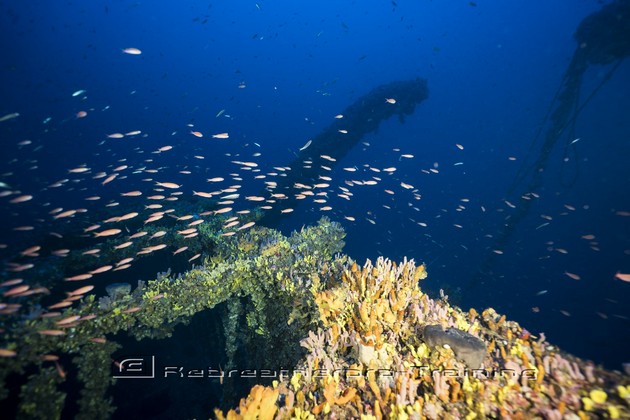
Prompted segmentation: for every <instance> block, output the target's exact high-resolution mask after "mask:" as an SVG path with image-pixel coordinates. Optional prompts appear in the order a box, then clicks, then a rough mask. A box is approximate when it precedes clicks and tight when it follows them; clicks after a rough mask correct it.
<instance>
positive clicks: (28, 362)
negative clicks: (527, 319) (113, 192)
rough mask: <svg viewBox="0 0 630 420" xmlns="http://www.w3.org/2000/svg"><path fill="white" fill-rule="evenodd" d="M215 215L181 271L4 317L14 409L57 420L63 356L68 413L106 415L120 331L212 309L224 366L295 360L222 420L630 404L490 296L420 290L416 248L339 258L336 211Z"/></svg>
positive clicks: (610, 380)
mask: <svg viewBox="0 0 630 420" xmlns="http://www.w3.org/2000/svg"><path fill="white" fill-rule="evenodd" d="M220 225H221V224H220V223H216V224H211V223H209V224H207V225H206V224H204V225H200V226H201V228H200V229H199V232H200V237H202V238H203V239H202V240H203V241H206V242H207V243H210V244H211V246H212V253H211V254H210V253H208V254H207V255H206V257H205V258H204V259H203V261H202V264H201V265H199V266H195V267H193V268H192V269H190V270H189V271H187V272H185V273H182V274H173V273H171V272H170V271H167V272H166V273H160V274H158V275H157V278H156V279H155V280H152V281H148V282H146V283H144V282H138V285H137V287H135V288H134V289H133V290H131V287H130V286H129V285H120V284H119V285H112V287H110V288H109V290H108V292H109V293H111V295H110V296H104V297H101V298H100V299H97V298H96V297H95V296H94V295H88V296H86V297H84V298H82V300H81V301H80V302H79V304H78V305H77V306H74V307H68V308H63V309H62V310H60V311H59V312H53V311H46V310H39V311H35V312H33V313H32V314H31V316H28V317H20V316H18V315H16V314H13V315H10V316H5V317H4V318H3V319H2V327H3V328H4V330H5V331H4V333H3V335H2V343H1V347H2V349H4V350H3V352H4V357H1V358H0V380H1V381H2V382H3V385H4V384H5V383H6V380H7V377H8V376H9V375H16V374H17V375H22V376H24V377H25V378H26V383H25V385H23V386H22V389H21V393H20V403H19V404H20V405H19V407H18V408H17V409H18V412H19V413H21V414H22V415H23V416H24V417H33V418H38V417H39V418H59V417H60V415H61V410H63V409H64V401H65V394H64V392H63V389H64V386H63V384H64V382H65V381H66V374H65V371H64V364H65V365H66V366H65V367H66V368H67V367H68V366H67V365H68V363H69V362H68V360H69V359H70V358H71V360H72V363H73V364H74V365H75V366H76V368H77V369H76V371H77V373H76V375H73V376H76V378H75V379H76V381H78V382H80V383H81V384H82V389H81V390H80V393H79V395H80V398H79V400H78V402H77V403H76V405H77V406H78V410H79V412H78V415H77V417H78V418H90V419H98V418H108V417H110V416H111V414H112V413H113V410H114V407H113V406H112V404H111V403H112V401H111V400H110V398H109V397H108V393H107V392H108V389H109V387H110V386H111V385H112V384H113V383H114V379H113V378H112V377H111V375H110V372H109V369H108V368H107V367H108V366H109V365H110V361H111V355H112V353H113V352H114V351H116V350H117V349H118V348H120V345H119V344H118V343H116V342H115V341H114V340H115V335H116V334H118V333H120V332H125V333H126V334H128V335H130V336H132V337H135V338H137V339H142V338H164V337H169V336H170V335H171V334H172V332H173V329H174V327H175V326H177V325H180V324H187V323H188V322H189V321H190V319H191V317H192V316H194V315H195V314H197V313H199V312H201V311H206V310H214V311H217V310H218V311H219V312H218V315H219V316H221V317H222V318H221V319H222V326H223V334H224V337H222V338H221V340H219V341H218V342H220V343H222V344H223V345H224V346H225V355H226V358H227V363H226V364H225V365H224V366H223V369H225V370H230V371H237V372H238V367H239V364H240V361H241V360H240V359H239V357H242V356H239V355H242V354H247V356H248V362H249V363H250V366H252V365H253V366H266V367H270V368H273V367H281V366H284V367H285V368H286V366H294V368H292V369H285V371H283V372H282V373H281V374H280V375H279V376H276V377H274V379H275V380H274V381H271V379H268V380H267V382H265V383H261V382H264V381H263V380H261V379H260V378H253V379H252V380H251V381H250V382H248V384H249V385H248V389H249V395H248V396H247V397H246V398H244V399H242V400H241V402H240V404H239V405H238V407H236V408H234V409H228V410H227V411H226V412H223V411H221V410H219V409H217V410H216V411H215V415H216V417H218V418H228V419H236V418H261V419H265V418H315V417H327V418H331V419H334V418H350V417H353V418H358V417H363V418H382V417H389V418H403V419H405V418H429V419H438V418H467V419H473V418H484V417H506V418H533V417H539V418H551V419H555V418H557V419H560V418H576V419H577V418H598V417H608V418H623V417H628V416H630V408H629V407H630V406H629V404H630V379H629V378H628V376H624V375H623V374H621V373H619V372H614V371H607V370H604V369H603V368H601V367H598V366H595V365H593V364H591V363H589V362H585V361H582V360H579V359H577V358H575V357H572V356H570V355H567V354H564V353H563V352H561V351H560V350H559V349H558V348H557V347H555V346H553V345H551V344H549V343H548V342H547V341H546V340H545V337H544V335H543V334H541V335H540V336H539V337H536V336H534V335H532V334H530V333H529V332H528V331H526V330H525V329H523V328H522V327H521V326H520V325H519V324H518V323H516V322H513V321H509V320H507V319H506V317H505V316H501V315H500V314H497V313H496V311H494V310H493V309H491V308H489V309H486V310H484V311H482V312H481V313H478V312H477V311H475V310H474V309H471V310H470V311H468V312H464V311H462V310H461V309H459V308H457V307H454V306H451V305H450V304H449V303H448V301H447V300H446V298H441V299H431V298H430V297H429V296H428V295H427V294H425V293H423V292H422V290H421V288H420V282H421V280H423V279H425V278H426V277H427V272H426V271H425V266H424V265H416V264H415V263H414V261H413V260H410V261H408V260H404V261H402V262H401V263H400V264H396V263H394V262H392V261H390V260H387V259H384V258H379V259H378V260H376V261H375V262H374V263H372V262H371V261H367V262H366V263H365V264H364V265H363V266H359V265H358V264H357V263H356V262H354V261H352V260H351V259H350V258H349V257H348V256H346V255H343V254H340V252H341V250H342V248H343V238H344V235H345V234H344V231H343V229H342V227H341V226H340V225H339V224H338V223H335V222H332V221H330V220H328V219H326V218H322V219H321V220H320V221H319V223H318V224H317V225H315V226H312V227H308V228H303V229H302V230H301V231H300V232H294V233H293V234H292V235H291V236H289V237H286V236H283V235H282V234H280V233H279V232H277V231H274V230H271V229H267V228H264V227H253V228H252V229H249V230H247V231H242V232H238V233H237V234H234V235H232V236H221V234H220V231H218V230H216V229H213V228H212V226H220ZM217 229H218V228H217ZM200 239H201V238H200ZM13 353H15V354H13ZM68 356H70V357H68ZM222 384H223V393H224V396H225V397H226V400H227V401H230V400H234V397H235V396H242V395H244V393H242V392H241V391H242V390H239V389H236V388H235V386H234V384H233V381H232V379H231V378H229V377H228V378H224V380H223V381H222ZM2 392H3V394H2V395H1V396H0V397H2V398H3V399H4V398H7V396H8V390H7V387H6V386H3V391H2ZM227 397H231V399H227ZM66 404H67V402H66Z"/></svg>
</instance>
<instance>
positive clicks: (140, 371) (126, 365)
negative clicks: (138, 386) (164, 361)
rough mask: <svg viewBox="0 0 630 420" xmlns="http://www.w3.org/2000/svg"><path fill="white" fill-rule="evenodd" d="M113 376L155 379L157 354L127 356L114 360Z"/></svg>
mask: <svg viewBox="0 0 630 420" xmlns="http://www.w3.org/2000/svg"><path fill="white" fill-rule="evenodd" d="M112 376H113V377H114V378H118V379H153V378H155V356H127V357H123V358H121V359H119V360H112Z"/></svg>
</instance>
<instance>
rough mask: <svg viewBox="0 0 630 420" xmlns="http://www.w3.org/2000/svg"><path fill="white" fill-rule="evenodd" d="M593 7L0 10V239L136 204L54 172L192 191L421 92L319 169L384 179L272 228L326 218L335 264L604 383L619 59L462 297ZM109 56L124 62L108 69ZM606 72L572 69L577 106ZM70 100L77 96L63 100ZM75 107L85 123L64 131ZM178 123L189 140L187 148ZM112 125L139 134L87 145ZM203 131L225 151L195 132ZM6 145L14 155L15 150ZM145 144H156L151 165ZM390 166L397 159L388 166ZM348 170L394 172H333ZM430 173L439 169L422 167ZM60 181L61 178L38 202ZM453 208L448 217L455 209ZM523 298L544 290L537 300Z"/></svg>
mask: <svg viewBox="0 0 630 420" xmlns="http://www.w3.org/2000/svg"><path fill="white" fill-rule="evenodd" d="M602 4H603V3H602V2H599V1H590V0H588V1H587V0H579V1H574V0H553V1H545V2H531V1H530V2H525V1H513V2H497V1H492V2H490V1H483V0H480V1H476V2H468V1H451V2H440V1H408V2H404V1H398V2H391V1H373V0H371V1H360V2H359V1H355V2H321V1H319V2H315V1H310V2H306V1H304V2H290V1H276V2H272V1H259V2H258V3H257V2H256V1H229V2H228V1H226V2H166V1H150V2H149V1H145V2H124V1H110V2H104V1H91V2H50V1H33V2H3V3H2V4H1V5H0V31H1V36H0V51H2V60H1V63H2V64H1V65H0V81H1V83H0V98H2V99H1V101H0V116H2V115H5V114H8V113H11V112H19V113H20V117H19V118H16V119H13V120H10V121H5V122H1V123H0V135H1V138H0V141H1V144H2V158H1V159H0V168H1V170H0V172H2V173H3V174H4V175H3V176H2V177H0V181H4V182H6V183H7V184H9V185H10V186H11V188H13V189H19V190H21V191H23V192H24V193H32V194H33V195H35V199H34V200H32V201H31V202H29V203H28V204H23V205H21V206H20V207H19V211H18V210H16V207H15V206H10V205H8V204H7V205H5V204H4V203H5V202H6V201H7V198H2V201H3V203H2V206H1V209H2V214H3V218H2V220H3V227H2V234H3V239H2V242H4V243H7V244H14V243H15V244H18V245H11V246H12V247H13V248H11V249H14V250H19V249H22V248H19V246H22V245H24V246H26V245H29V240H30V239H29V240H25V239H24V235H26V234H24V233H21V232H14V231H12V230H11V229H12V228H13V227H15V226H21V225H25V224H33V223H35V224H36V225H38V226H45V229H49V230H54V229H52V228H51V227H50V226H52V225H50V224H48V222H46V223H45V222H38V221H36V219H38V218H42V219H45V220H49V219H50V217H49V216H48V215H47V213H48V211H50V210H52V209H53V208H55V207H58V206H61V207H64V208H76V207H85V208H88V209H89V211H93V210H92V209H97V208H99V209H101V208H103V204H104V203H103V202H102V201H101V202H99V203H98V204H93V203H89V202H86V201H84V198H85V197H87V196H90V195H100V196H102V197H103V198H104V199H106V200H109V199H112V200H117V199H120V197H119V194H120V193H121V192H125V191H131V190H134V189H140V188H144V189H146V188H147V183H146V182H142V181H141V179H142V178H143V177H144V176H141V175H136V176H131V175H129V178H128V179H126V180H123V181H120V180H117V181H116V182H115V183H112V184H110V185H108V186H107V188H105V187H102V186H101V185H100V183H99V182H96V181H92V180H91V179H90V177H89V176H81V177H79V176H69V175H68V172H67V170H68V169H71V168H75V167H77V166H78V165H81V164H86V165H87V166H88V167H92V168H94V171H95V172H96V171H101V170H107V169H108V165H111V166H110V167H109V169H111V168H112V167H114V166H118V165H121V164H127V165H130V166H134V167H142V166H144V165H145V163H144V162H143V161H144V159H150V158H153V159H154V162H153V163H152V164H151V165H150V166H152V167H164V168H165V169H163V170H161V173H160V174H159V175H155V174H154V175H153V176H154V178H155V179H156V180H161V181H170V182H178V183H181V184H183V185H184V187H185V188H184V191H185V192H186V193H187V194H190V193H191V191H192V190H201V191H206V190H208V188H209V187H208V184H207V183H206V182H205V180H206V178H211V177H215V176H224V177H226V178H228V174H229V173H231V172H236V171H237V169H238V167H236V166H235V165H234V164H232V163H230V161H231V160H234V159H235V155H236V154H238V157H237V159H240V160H252V159H253V158H252V154H253V153H257V152H260V153H262V155H261V156H260V157H257V158H255V159H256V162H258V163H259V165H260V167H261V168H262V169H263V172H264V171H269V170H272V169H271V168H272V167H273V166H283V165H287V164H289V163H290V162H291V161H292V159H293V158H294V157H295V153H296V152H297V151H298V149H299V148H300V147H302V146H303V145H304V144H305V143H306V141H307V140H308V139H310V138H313V137H314V136H316V135H317V134H318V133H319V132H321V131H322V130H323V129H325V128H326V127H327V126H328V125H329V124H331V123H332V122H333V121H334V120H333V117H334V116H335V115H336V114H338V113H340V112H341V111H342V110H343V109H344V108H346V107H347V106H348V105H350V104H351V103H352V102H353V101H354V100H356V99H357V98H358V97H360V96H362V95H364V94H366V93H367V92H369V91H370V90H371V89H372V88H374V87H376V86H378V85H380V84H384V83H388V82H390V81H394V80H409V79H413V78H415V77H421V78H425V79H427V82H428V87H429V98H428V99H427V100H426V101H424V102H423V103H421V104H420V105H418V106H417V107H416V110H415V112H414V114H413V115H410V116H408V117H407V118H406V121H405V122H404V123H401V122H400V121H399V120H398V119H397V118H392V119H390V120H387V121H385V122H383V123H382V124H381V126H380V129H379V130H378V132H376V133H371V134H369V135H368V136H366V138H364V139H363V141H364V142H367V143H369V146H366V145H364V144H358V145H357V146H356V147H355V148H354V149H353V150H352V152H351V153H350V154H348V155H347V156H346V157H345V158H344V159H343V160H342V161H340V162H338V165H337V166H336V168H335V169H334V171H332V172H331V173H322V175H325V176H331V177H332V178H333V182H331V185H333V187H334V188H335V189H336V186H337V185H341V186H345V185H344V183H343V180H345V179H353V178H354V179H366V177H367V176H368V175H377V176H379V177H381V178H382V179H383V181H382V182H381V183H379V185H378V186H363V187H353V188H352V191H353V193H354V196H353V197H352V199H351V200H350V201H346V200H343V199H341V198H338V197H336V194H329V196H330V198H331V199H330V201H329V203H328V204H329V205H330V206H332V207H333V210H332V211H330V212H322V211H319V210H318V208H317V207H314V206H313V205H311V204H309V203H303V204H302V205H300V206H298V207H296V209H295V212H294V213H293V214H292V215H290V216H287V218H286V219H285V221H284V222H283V224H282V225H281V229H282V230H283V231H285V232H290V231H291V230H292V229H296V228H299V227H301V226H302V225H305V224H312V223H315V222H316V220H317V219H318V218H319V217H320V216H321V215H322V214H326V215H328V216H329V217H331V218H333V219H334V220H338V221H341V222H342V223H343V224H344V226H345V227H346V229H347V233H348V235H347V238H346V248H345V252H346V253H348V254H349V255H350V256H352V257H353V258H354V259H356V260H358V261H359V262H363V261H364V260H365V259H366V258H370V259H375V258H376V257H377V256H379V255H384V256H387V257H389V258H391V259H394V260H401V259H402V258H403V257H405V256H406V257H408V258H414V259H415V260H416V261H423V262H425V263H426V264H427V266H428V273H429V277H428V278H427V279H426V280H424V282H423V283H422V286H423V287H424V288H426V289H427V290H429V291H430V292H431V293H432V294H433V295H434V296H435V295H437V293H438V292H439V290H440V289H444V290H445V291H446V292H447V294H449V296H450V298H451V300H452V301H453V302H454V303H456V304H459V305H461V306H462V307H463V308H465V309H467V308H469V307H476V308H477V309H478V310H480V309H483V307H486V306H492V307H494V308H495V309H496V310H497V311H498V312H500V313H505V314H507V316H508V318H510V319H514V320H517V321H518V322H519V323H521V325H523V326H524V327H525V328H527V329H528V330H530V331H531V332H532V333H534V334H538V333H539V332H544V333H545V334H546V336H547V338H548V339H549V340H550V341H551V342H553V343H555V344H558V345H559V346H560V347H562V348H563V349H565V350H567V351H569V352H572V353H574V354H576V355H578V356H581V357H584V358H588V359H592V360H594V361H596V362H597V363H603V364H606V365H607V366H608V367H611V368H620V364H621V363H622V362H627V361H629V360H628V344H629V343H630V328H629V318H628V317H629V316H630V284H627V283H623V282H621V281H619V280H615V279H614V275H615V273H616V272H618V271H620V272H624V273H628V272H630V240H629V239H630V238H629V234H630V229H629V228H630V225H629V222H630V218H629V217H623V216H620V215H618V214H616V212H619V211H625V212H628V211H630V194H628V191H630V190H629V186H630V182H629V181H630V176H629V172H628V164H627V160H628V157H630V141H629V138H630V137H629V136H630V123H629V121H630V119H629V118H628V109H630V95H628V93H629V92H630V63H629V62H627V60H626V62H623V63H622V64H621V66H620V67H619V68H618V70H617V71H616V72H615V73H614V74H613V76H612V77H611V78H610V80H609V81H607V82H606V83H604V85H603V87H602V88H601V89H600V90H598V91H597V94H596V95H595V97H594V98H593V99H592V100H591V101H590V102H589V103H588V104H587V106H586V107H585V108H584V109H583V111H582V112H581V113H580V114H579V117H578V119H577V121H576V126H575V132H574V134H575V138H579V139H580V140H579V141H578V142H576V143H575V144H574V145H572V146H571V147H570V149H569V153H568V155H566V157H567V158H568V160H567V161H564V158H565V154H564V149H565V145H566V144H567V142H570V141H572V140H574V139H573V138H567V136H563V137H562V138H561V139H560V140H559V141H558V143H557V144H556V146H555V148H554V149H553V152H552V153H551V156H550V159H549V164H548V165H547V167H546V170H545V174H544V176H543V185H542V188H541V189H539V190H538V191H537V193H538V194H539V195H540V199H537V200H536V202H535V203H534V205H533V206H532V207H531V209H530V211H529V212H528V214H527V216H526V217H525V218H524V219H523V221H522V222H521V223H519V224H518V225H517V226H515V228H514V234H513V235H512V236H511V238H510V240H509V241H508V243H507V244H506V246H505V247H504V248H503V249H501V250H502V251H503V254H502V255H496V254H495V256H496V258H495V259H494V260H493V264H492V266H491V273H487V274H486V275H484V276H483V279H482V281H481V282H480V283H473V284H474V286H473V287H471V286H470V285H471V282H472V281H473V278H474V277H475V275H476V274H477V273H478V270H479V268H480V265H481V263H482V261H483V260H484V259H485V258H486V257H487V256H488V255H491V254H492V250H493V249H495V248H494V246H495V245H494V238H495V237H496V236H497V234H498V232H499V231H500V229H501V227H502V225H503V224H504V222H505V217H506V216H509V215H510V214H511V212H513V211H514V209H512V208H511V207H510V206H509V205H507V204H506V203H505V202H504V200H508V201H509V202H510V203H513V204H514V205H516V206H517V207H518V206H519V205H520V199H519V197H520V195H522V194H524V193H526V192H528V191H527V190H526V188H525V185H526V183H525V184H521V185H520V186H519V187H518V188H517V189H516V190H515V191H514V192H508V189H509V187H510V185H511V184H512V182H513V181H514V179H515V178H516V176H517V174H518V170H519V168H520V167H521V164H522V163H523V162H525V161H527V159H530V162H531V161H534V160H535V159H536V157H537V154H538V149H534V150H530V144H531V143H532V142H533V141H534V140H535V138H536V134H537V132H538V130H539V129H540V128H541V127H542V128H543V134H544V133H545V132H546V129H547V127H548V125H545V124H544V123H545V116H546V114H547V111H548V108H549V106H550V104H551V103H552V100H553V98H554V95H555V94H556V92H557V90H558V89H559V87H560V85H561V82H562V78H563V74H564V72H565V71H566V69H567V67H568V65H569V61H570V59H571V56H572V54H573V52H574V50H575V49H576V43H575V41H574V39H573V37H572V35H573V33H574V31H575V30H576V28H577V26H578V25H579V23H580V21H581V20H582V19H583V18H584V17H585V16H587V15H588V14H590V13H592V12H594V11H597V10H599V9H600V8H601V7H602ZM129 47H135V48H139V49H141V50H142V54H141V55H137V56H136V55H128V54H124V53H123V52H122V50H123V49H124V48H129ZM610 68H611V66H600V65H595V66H591V67H589V69H588V70H587V71H586V72H585V74H584V78H583V83H582V99H585V98H586V97H587V96H588V94H589V93H590V92H591V91H592V90H593V89H595V88H596V87H597V86H598V85H599V84H600V82H602V81H603V80H604V76H605V74H606V73H607V72H608V71H609V70H610ZM239 85H241V86H244V87H239ZM79 89H84V90H86V93H85V94H82V95H79V96H77V97H73V96H72V93H73V92H75V91H77V90H79ZM221 110H225V111H224V113H223V115H221V116H219V117H216V115H217V114H218V113H219V112H220V111H221ZM79 111H87V113H88V115H87V116H86V117H85V118H79V119H77V118H76V117H75V114H76V113H77V112H79ZM48 118H50V120H49V121H48V122H46V123H44V121H45V120H46V119H48ZM187 124H194V128H190V127H188V126H187ZM191 129H192V130H199V131H201V132H203V133H204V138H203V139H198V138H196V137H194V136H191V135H190V134H189V132H190V130H191ZM132 130H141V131H142V133H143V134H146V137H143V136H136V137H133V138H131V137H129V138H125V139H107V137H106V135H107V134H109V133H114V132H122V133H124V132H128V131H132ZM221 132H229V133H230V138H229V139H224V140H219V139H211V138H210V135H211V134H213V133H221ZM25 139H29V140H31V141H32V142H33V143H32V144H31V145H27V146H17V143H18V142H20V141H22V140H25ZM256 143H257V144H258V145H256ZM456 144H461V145H462V146H463V147H464V149H463V150H460V149H458V148H457V147H456ZM164 145H172V146H174V149H173V150H171V151H169V152H168V153H164V154H160V155H156V154H151V153H150V152H151V151H152V150H155V149H157V148H158V147H161V146H164ZM395 148H399V149H400V151H395V150H393V149H395ZM139 151H144V152H143V153H139ZM226 153H231V154H232V156H226V155H225V154H226ZM404 153H408V154H413V155H414V156H415V157H414V158H413V159H404V158H400V155H401V154H404ZM194 155H203V156H205V159H204V160H199V159H196V158H194ZM511 156H513V157H515V158H516V160H514V161H511V160H509V159H508V158H509V157H511ZM121 159H126V161H120V160H121ZM458 162H463V164H461V165H454V164H455V163H458ZM366 163H368V164H369V165H371V166H372V167H377V168H384V167H388V166H395V167H397V171H396V172H395V173H394V174H393V175H390V176H387V175H386V174H384V173H381V174H374V173H370V172H367V173H363V174H362V175H358V174H355V173H348V172H345V171H343V170H342V168H343V167H348V166H355V165H356V166H358V167H361V165H363V164H366ZM430 168H434V169H437V170H439V173H437V174H435V173H431V174H426V173H423V172H422V171H421V170H422V169H425V170H428V169H430ZM180 170H190V171H191V172H192V175H182V174H179V173H178V172H179V171H180ZM8 173H10V174H8ZM64 178H72V179H81V181H79V182H76V183H72V182H70V183H68V184H67V185H65V186H64V187H63V188H47V187H48V186H49V185H50V184H52V183H54V182H55V181H58V180H61V179H64ZM251 178H252V177H249V179H245V180H244V181H243V191H242V194H243V195H246V194H256V193H258V192H259V190H260V187H261V185H262V184H261V182H260V181H256V182H254V180H252V179H251ZM401 181H403V182H405V183H408V184H411V185H413V186H414V187H417V188H418V189H419V193H420V194H421V195H422V199H421V200H413V197H412V195H411V193H410V192H408V191H406V190H404V189H402V188H401V187H400V182H401ZM384 189H392V190H395V193H396V194H395V195H389V194H387V193H385V192H383V190H384ZM462 199H468V200H469V201H467V202H464V201H462ZM139 202H140V203H142V204H144V203H143V202H141V201H139ZM383 205H387V206H389V207H391V208H390V209H387V208H384V207H383ZM459 205H463V206H464V207H465V209H461V211H457V207H458V206H459ZM565 205H569V206H572V207H573V208H575V210H569V209H568V208H567V207H565ZM414 206H415V207H417V209H418V210H416V209H414V208H413V207H414ZM482 206H483V207H484V208H485V210H486V211H485V212H484V211H482V210H481V207H482ZM541 215H548V216H551V217H552V220H551V221H550V223H549V225H547V226H544V227H542V228H539V229H536V228H537V227H538V226H540V225H541V224H543V223H545V222H548V220H547V219H544V218H541ZM344 216H354V217H355V218H356V222H349V221H347V220H344V219H343V217H344ZM366 217H367V218H369V219H371V220H373V221H374V222H375V224H372V223H370V222H368V221H367V220H366ZM411 219H413V221H412V220H411ZM34 221H35V222H34ZM416 222H423V223H426V224H427V227H421V226H419V225H418V224H417V223H416ZM60 223H62V222H60ZM63 223H71V222H65V221H64V222H63ZM454 224H457V225H461V226H462V227H461V228H458V227H455V226H454ZM85 226H86V225H85V224H84V225H81V228H82V227H85ZM42 229H44V227H42ZM586 234H593V235H595V236H596V239H595V240H596V241H597V242H598V245H597V247H598V248H599V249H600V250H599V251H595V250H592V249H591V248H590V246H589V241H588V240H584V239H581V238H580V237H581V236H582V235H586ZM486 235H492V237H487V236H486ZM30 238H32V237H30ZM551 241H553V244H549V242H551ZM557 248H561V249H564V250H566V251H567V253H562V252H559V251H557V250H555V249H557ZM166 268H168V267H156V270H155V271H156V272H157V271H164V270H165V269H166ZM565 271H566V272H570V273H576V274H579V276H580V277H581V279H580V280H577V281H576V280H573V279H571V278H569V277H568V276H566V275H565V274H564V272H565ZM130 276H131V277H132V278H133V276H132V275H130ZM133 281H135V279H133ZM542 290H547V291H548V292H547V293H546V294H542V295H540V296H536V293H537V292H539V291H542ZM532 308H538V310H539V311H538V312H534V311H533V310H532ZM560 311H566V313H568V314H569V315H566V314H563V313H562V312H560ZM598 313H599V314H598Z"/></svg>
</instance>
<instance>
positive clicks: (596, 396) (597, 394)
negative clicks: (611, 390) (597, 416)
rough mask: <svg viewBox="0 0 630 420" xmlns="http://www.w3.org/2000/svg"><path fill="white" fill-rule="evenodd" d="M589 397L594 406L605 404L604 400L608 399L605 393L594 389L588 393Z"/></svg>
mask: <svg viewBox="0 0 630 420" xmlns="http://www.w3.org/2000/svg"><path fill="white" fill-rule="evenodd" d="M589 396H590V397H591V400H593V402H594V403H595V404H603V403H605V402H606V398H607V397H608V395H606V393H605V392H604V391H602V390H601V389H594V390H592V391H591V392H590V393H589Z"/></svg>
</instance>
